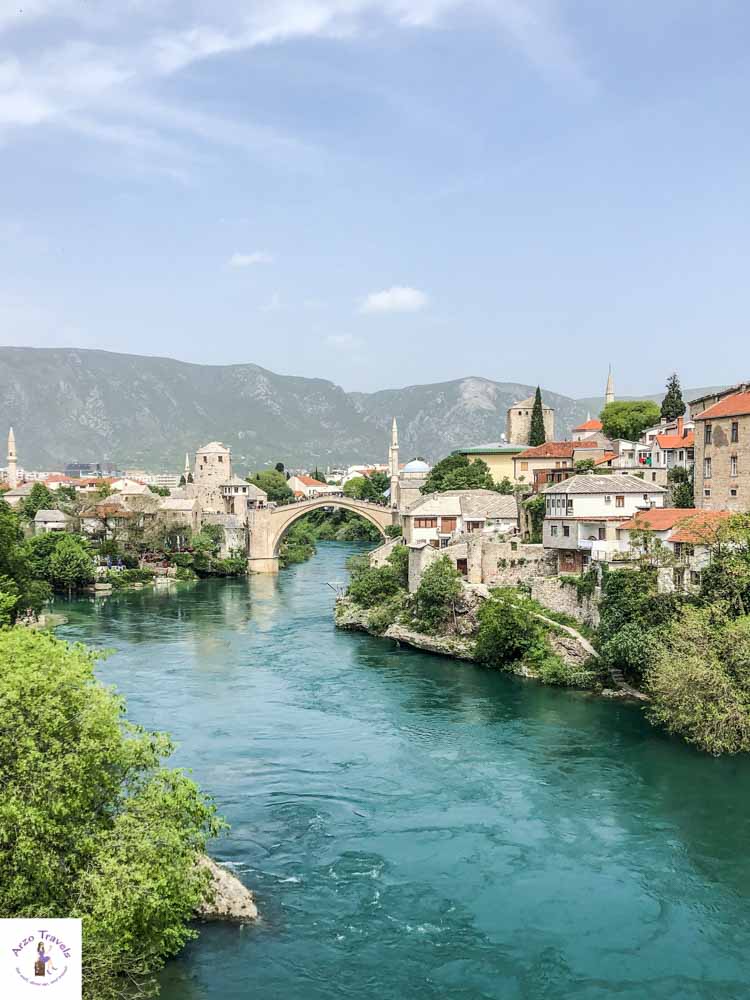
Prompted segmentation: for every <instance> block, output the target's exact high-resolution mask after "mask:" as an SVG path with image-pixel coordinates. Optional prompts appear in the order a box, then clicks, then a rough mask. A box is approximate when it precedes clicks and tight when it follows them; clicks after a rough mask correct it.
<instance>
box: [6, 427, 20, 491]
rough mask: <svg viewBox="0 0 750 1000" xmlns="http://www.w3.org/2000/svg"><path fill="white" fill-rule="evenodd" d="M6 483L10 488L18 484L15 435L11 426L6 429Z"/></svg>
mask: <svg viewBox="0 0 750 1000" xmlns="http://www.w3.org/2000/svg"><path fill="white" fill-rule="evenodd" d="M8 485H9V486H10V488H11V489H12V490H14V489H15V488H16V486H18V458H17V456H16V437H15V435H14V433H13V428H12V427H11V429H10V430H9V431H8Z"/></svg>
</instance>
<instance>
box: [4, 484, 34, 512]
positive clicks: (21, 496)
mask: <svg viewBox="0 0 750 1000" xmlns="http://www.w3.org/2000/svg"><path fill="white" fill-rule="evenodd" d="M33 486H34V484H33V483H22V484H21V485H20V486H16V487H14V488H13V489H12V490H5V492H4V493H3V494H2V497H3V500H5V502H6V503H7V504H8V506H9V507H12V508H13V509H14V510H17V509H18V508H19V507H20V506H21V504H22V503H23V502H24V500H25V499H26V498H27V497H28V495H29V493H31V490H32V487H33Z"/></svg>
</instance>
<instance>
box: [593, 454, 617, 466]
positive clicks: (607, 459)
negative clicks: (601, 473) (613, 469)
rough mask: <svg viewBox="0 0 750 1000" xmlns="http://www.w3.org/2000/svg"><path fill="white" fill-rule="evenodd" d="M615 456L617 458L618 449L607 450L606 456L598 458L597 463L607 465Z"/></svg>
mask: <svg viewBox="0 0 750 1000" xmlns="http://www.w3.org/2000/svg"><path fill="white" fill-rule="evenodd" d="M614 458H617V452H616V451H605V452H604V458H597V459H596V465H606V463H607V462H611V461H612V460H613V459H614Z"/></svg>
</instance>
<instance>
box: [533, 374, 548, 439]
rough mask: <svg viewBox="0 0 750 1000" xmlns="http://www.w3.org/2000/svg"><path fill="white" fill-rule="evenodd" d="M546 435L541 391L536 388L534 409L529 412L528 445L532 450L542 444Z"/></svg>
mask: <svg viewBox="0 0 750 1000" xmlns="http://www.w3.org/2000/svg"><path fill="white" fill-rule="evenodd" d="M546 440H547V435H546V434H545V431H544V409H543V408H542V390H541V389H540V388H539V386H537V387H536V395H535V396H534V408H533V410H532V411H531V429H530V430H529V445H530V446H531V447H532V448H534V447H535V446H536V445H538V444H544V442H545V441H546Z"/></svg>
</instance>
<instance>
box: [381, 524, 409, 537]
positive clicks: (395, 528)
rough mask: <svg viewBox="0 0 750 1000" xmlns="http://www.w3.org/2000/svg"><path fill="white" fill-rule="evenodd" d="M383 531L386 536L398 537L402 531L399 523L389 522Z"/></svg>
mask: <svg viewBox="0 0 750 1000" xmlns="http://www.w3.org/2000/svg"><path fill="white" fill-rule="evenodd" d="M385 533H386V535H387V536H388V538H400V537H401V536H402V535H403V533H404V532H403V529H402V527H401V525H400V524H389V525H388V526H387V528H386V529H385Z"/></svg>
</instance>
